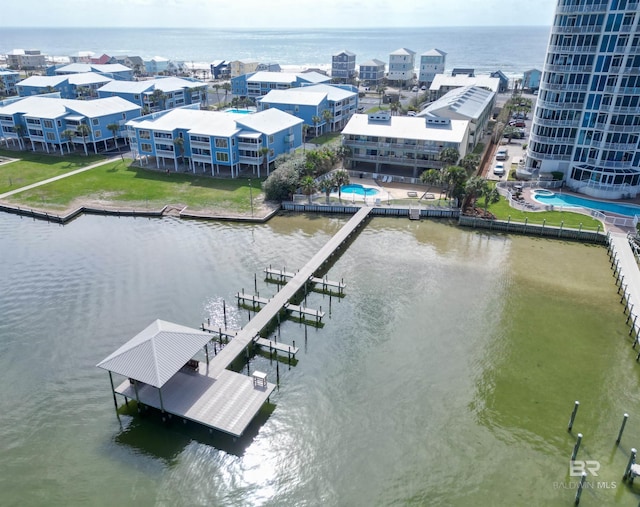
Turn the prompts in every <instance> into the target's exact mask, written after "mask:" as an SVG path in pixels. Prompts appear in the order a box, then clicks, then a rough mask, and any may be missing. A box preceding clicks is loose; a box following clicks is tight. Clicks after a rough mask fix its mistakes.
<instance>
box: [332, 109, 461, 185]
mask: <svg viewBox="0 0 640 507" xmlns="http://www.w3.org/2000/svg"><path fill="white" fill-rule="evenodd" d="M342 145H343V146H344V147H346V148H348V153H349V155H348V157H347V163H348V164H349V165H350V166H351V168H352V169H356V170H359V171H363V172H371V173H374V174H379V173H384V174H391V175H397V176H403V177H404V176H409V177H413V178H417V177H418V176H419V175H420V174H421V173H422V172H423V171H424V170H426V169H441V168H442V167H443V165H444V164H443V162H441V161H440V153H441V152H442V150H444V149H445V148H454V149H456V150H458V153H459V154H460V157H464V156H465V155H466V154H467V148H468V146H469V122H468V121H466V120H451V119H449V118H419V117H413V116H392V115H391V114H390V113H389V111H379V112H377V113H373V114H368V115H367V114H355V115H353V116H352V117H351V119H350V120H349V123H347V125H346V126H345V128H344V129H343V130H342Z"/></svg>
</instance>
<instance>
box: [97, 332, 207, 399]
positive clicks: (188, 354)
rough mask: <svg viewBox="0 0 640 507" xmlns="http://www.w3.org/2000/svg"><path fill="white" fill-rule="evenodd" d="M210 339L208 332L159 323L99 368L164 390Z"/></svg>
mask: <svg viewBox="0 0 640 507" xmlns="http://www.w3.org/2000/svg"><path fill="white" fill-rule="evenodd" d="M209 340H211V334H210V333H207V332H205V331H200V330H198V329H193V328H190V327H186V326H181V325H179V324H174V323H172V322H166V321H163V320H156V321H155V322H153V323H152V324H151V325H149V326H148V327H147V328H146V329H144V330H143V331H141V332H140V333H138V334H137V335H136V336H134V337H133V338H131V340H129V341H128V342H127V343H125V344H124V345H123V346H122V347H120V348H119V349H118V350H116V351H115V352H114V353H113V354H111V355H110V356H108V357H106V358H105V359H103V360H102V361H101V362H100V363H98V364H97V365H96V366H98V367H99V368H103V369H105V370H108V371H112V372H114V373H118V374H120V375H123V376H125V377H129V378H132V379H135V380H138V381H140V382H144V383H145V384H148V385H151V386H154V387H158V388H160V387H162V386H163V385H164V384H165V383H166V382H167V381H168V380H169V379H170V378H171V377H173V376H174V375H175V374H176V372H178V371H179V370H180V368H182V367H183V366H184V365H185V364H186V363H187V361H189V359H191V358H193V356H194V355H195V354H196V353H197V352H198V351H199V350H200V349H201V348H202V347H204V346H205V345H206V344H207V343H208V342H209Z"/></svg>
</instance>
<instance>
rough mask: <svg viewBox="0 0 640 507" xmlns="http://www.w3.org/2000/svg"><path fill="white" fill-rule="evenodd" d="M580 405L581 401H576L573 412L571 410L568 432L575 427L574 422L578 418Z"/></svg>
mask: <svg viewBox="0 0 640 507" xmlns="http://www.w3.org/2000/svg"><path fill="white" fill-rule="evenodd" d="M579 407H580V402H579V401H576V402H575V403H574V405H573V412H571V418H570V419H569V426H568V428H567V431H568V432H571V430H572V429H573V422H574V421H575V420H576V414H577V413H578V408H579Z"/></svg>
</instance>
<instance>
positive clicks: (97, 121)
mask: <svg viewBox="0 0 640 507" xmlns="http://www.w3.org/2000/svg"><path fill="white" fill-rule="evenodd" d="M91 123H92V124H93V125H98V124H100V120H98V118H94V119H93V120H91Z"/></svg>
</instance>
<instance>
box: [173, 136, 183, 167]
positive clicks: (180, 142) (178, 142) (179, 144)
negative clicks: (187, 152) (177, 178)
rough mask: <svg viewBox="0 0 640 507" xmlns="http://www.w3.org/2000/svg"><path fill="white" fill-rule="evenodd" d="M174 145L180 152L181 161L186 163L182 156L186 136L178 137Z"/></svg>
mask: <svg viewBox="0 0 640 507" xmlns="http://www.w3.org/2000/svg"><path fill="white" fill-rule="evenodd" d="M173 145H174V146H175V148H176V151H177V152H178V158H179V159H180V163H181V164H184V160H183V159H182V156H183V154H184V137H176V138H175V139H174V140H173Z"/></svg>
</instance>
